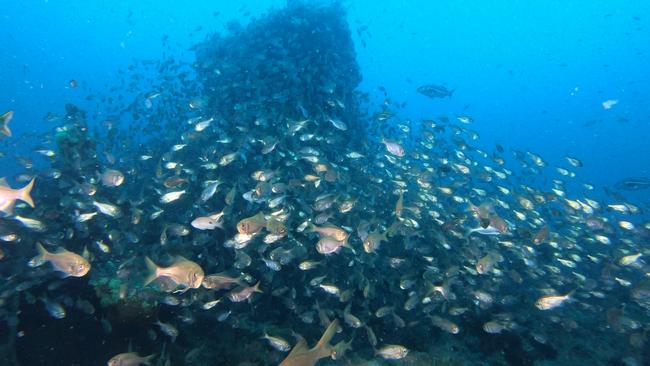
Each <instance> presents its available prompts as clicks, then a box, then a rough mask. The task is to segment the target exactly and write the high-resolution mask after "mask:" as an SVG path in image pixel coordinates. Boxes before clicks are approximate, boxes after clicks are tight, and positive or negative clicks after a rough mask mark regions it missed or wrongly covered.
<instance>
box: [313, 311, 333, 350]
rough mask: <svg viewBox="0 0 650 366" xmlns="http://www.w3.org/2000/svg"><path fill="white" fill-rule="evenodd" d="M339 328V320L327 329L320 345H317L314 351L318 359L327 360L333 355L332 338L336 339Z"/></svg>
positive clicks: (319, 342)
mask: <svg viewBox="0 0 650 366" xmlns="http://www.w3.org/2000/svg"><path fill="white" fill-rule="evenodd" d="M338 328H339V320H338V319H334V320H333V321H332V322H331V323H330V325H329V326H328V327H327V329H325V333H323V336H322V337H320V340H319V341H318V343H316V346H314V348H313V349H312V351H314V352H315V353H316V354H317V357H318V359H320V358H325V357H329V356H331V355H332V346H330V344H329V343H330V341H331V340H332V337H334V334H336V330H337V329H338Z"/></svg>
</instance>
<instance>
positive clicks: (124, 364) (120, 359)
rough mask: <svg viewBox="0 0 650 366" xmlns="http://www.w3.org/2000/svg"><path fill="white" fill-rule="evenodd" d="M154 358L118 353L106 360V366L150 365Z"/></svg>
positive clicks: (152, 356)
mask: <svg viewBox="0 0 650 366" xmlns="http://www.w3.org/2000/svg"><path fill="white" fill-rule="evenodd" d="M154 357H156V355H155V354H153V355H149V356H146V357H141V356H140V355H138V354H137V353H135V352H128V353H120V354H119V355H116V356H113V357H112V358H111V359H110V360H108V364H107V366H139V365H151V360H152V359H153V358H154Z"/></svg>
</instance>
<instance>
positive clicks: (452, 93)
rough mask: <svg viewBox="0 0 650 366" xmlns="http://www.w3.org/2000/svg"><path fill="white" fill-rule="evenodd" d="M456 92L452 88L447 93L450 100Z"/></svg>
mask: <svg viewBox="0 0 650 366" xmlns="http://www.w3.org/2000/svg"><path fill="white" fill-rule="evenodd" d="M455 91H456V88H453V89H451V90H450V91H449V98H450V99H451V97H452V95H454V92H455Z"/></svg>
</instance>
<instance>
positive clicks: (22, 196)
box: [17, 178, 36, 207]
mask: <svg viewBox="0 0 650 366" xmlns="http://www.w3.org/2000/svg"><path fill="white" fill-rule="evenodd" d="M35 179H36V178H32V180H31V181H30V182H29V183H27V185H26V186H24V187H23V188H21V189H19V190H18V197H17V198H18V199H19V200H21V201H23V202H25V203H27V204H28V205H29V206H31V207H34V200H33V199H32V196H30V193H31V191H32V188H34V180H35Z"/></svg>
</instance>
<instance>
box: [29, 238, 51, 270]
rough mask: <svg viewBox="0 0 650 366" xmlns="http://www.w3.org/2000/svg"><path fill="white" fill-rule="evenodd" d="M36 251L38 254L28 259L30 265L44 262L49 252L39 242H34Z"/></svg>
mask: <svg viewBox="0 0 650 366" xmlns="http://www.w3.org/2000/svg"><path fill="white" fill-rule="evenodd" d="M36 251H38V255H36V257H34V258H32V259H31V260H30V261H29V266H30V267H38V266H40V265H41V264H43V263H45V261H46V260H47V255H48V254H50V253H49V252H48V251H47V249H45V248H44V247H43V245H42V244H41V243H36Z"/></svg>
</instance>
